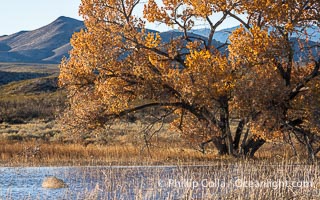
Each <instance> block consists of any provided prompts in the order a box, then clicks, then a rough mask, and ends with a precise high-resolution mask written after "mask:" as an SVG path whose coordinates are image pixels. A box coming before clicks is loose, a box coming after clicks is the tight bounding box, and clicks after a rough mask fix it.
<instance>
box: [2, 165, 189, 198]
mask: <svg viewBox="0 0 320 200" xmlns="http://www.w3.org/2000/svg"><path fill="white" fill-rule="evenodd" d="M188 170H190V169H189V168H188ZM188 170H186V169H185V167H176V166H136V167H132V166H121V167H120V166H116V167H115V166H112V167H21V168H19V167H18V168H17V167H2V168H0V199H90V198H97V199H161V198H164V197H169V198H170V197H171V198H179V196H185V195H187V193H188V191H189V190H190V188H191V187H192V183H191V182H190V181H191V175H192V176H195V173H194V172H193V173H190V171H188ZM48 176H55V177H58V178H60V179H62V180H64V181H65V183H66V184H67V185H68V188H62V189H46V188H42V187H41V184H42V181H43V180H44V179H45V177H48ZM175 176H178V177H179V180H176V179H175V180H173V179H171V178H172V177H175ZM173 188H175V190H174V191H173V190H172V189H173ZM177 188H178V189H177ZM176 189H177V190H176Z"/></svg>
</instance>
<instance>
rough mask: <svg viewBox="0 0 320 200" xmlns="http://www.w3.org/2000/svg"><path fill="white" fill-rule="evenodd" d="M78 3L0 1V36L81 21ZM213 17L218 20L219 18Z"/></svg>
mask: <svg viewBox="0 0 320 200" xmlns="http://www.w3.org/2000/svg"><path fill="white" fill-rule="evenodd" d="M80 2H81V0H1V3H0V36H1V35H8V34H12V33H16V32H18V31H22V30H27V31H28V30H34V29H37V28H40V27H42V26H45V25H47V24H49V23H51V22H52V21H54V20H55V19H57V18H58V17H60V16H67V17H72V18H76V19H81V17H80V16H79V15H78V7H79V5H80ZM140 8H141V13H142V9H143V6H142V5H141V6H140ZM138 12H139V11H138ZM139 14H140V13H139ZM213 17H217V19H218V18H219V16H213ZM198 24H199V26H198V27H197V28H203V26H202V24H203V22H201V21H200V22H199V23H198ZM236 25H238V23H237V22H236V21H234V20H231V19H230V20H227V21H226V22H225V23H224V24H223V26H221V27H220V29H221V28H227V27H232V26H236ZM148 28H151V29H157V30H159V29H160V31H164V30H166V28H165V27H164V26H162V25H159V24H152V25H150V24H149V25H148Z"/></svg>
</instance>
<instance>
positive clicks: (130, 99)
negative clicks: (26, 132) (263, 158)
mask: <svg viewBox="0 0 320 200" xmlns="http://www.w3.org/2000/svg"><path fill="white" fill-rule="evenodd" d="M139 8H141V7H140V1H139V0H113V1H108V0H104V1H102V0H82V4H81V6H80V14H81V15H82V16H83V18H84V22H85V25H86V30H82V31H81V32H79V33H76V34H74V35H73V37H72V40H71V44H72V46H73V50H72V51H71V53H70V59H69V60H64V61H63V62H62V63H61V65H60V69H61V72H60V76H59V79H60V84H61V85H62V86H64V87H66V88H67V90H68V93H69V102H70V107H69V109H68V110H67V111H66V116H67V118H66V119H68V123H69V125H71V126H72V127H74V128H76V129H80V128H84V129H95V128H97V127H101V126H104V125H105V124H106V123H107V122H110V121H112V120H114V119H117V118H120V117H122V116H125V115H127V114H129V113H136V112H143V111H144V110H145V109H148V108H152V107H156V108H163V109H165V110H166V111H167V112H166V113H165V115H163V117H167V116H169V115H170V114H175V115H176V116H177V115H178V116H179V117H176V120H174V121H173V122H172V125H174V126H176V127H177V128H178V129H180V130H181V131H182V132H184V133H185V135H188V136H190V138H202V140H203V143H202V145H205V144H206V142H209V141H210V142H211V141H212V142H213V143H214V144H215V146H216V147H217V148H218V150H219V152H220V153H221V154H229V155H235V156H239V155H249V156H253V155H254V153H255V152H256V151H257V150H258V149H259V148H260V147H261V146H262V145H263V144H264V143H265V141H266V140H268V139H274V138H279V137H283V136H284V135H285V134H291V133H294V134H295V135H296V136H297V138H298V139H299V140H300V141H301V142H302V143H303V144H305V145H306V147H307V149H308V152H309V156H310V158H311V159H313V158H314V155H315V154H316V151H319V149H317V148H318V146H317V144H316V141H317V140H318V139H317V137H318V136H319V121H318V119H319V117H318V115H319V106H318V105H319V104H318V103H319V63H320V61H319V60H316V59H317V58H316V57H309V59H308V62H307V63H306V64H305V65H304V66H303V67H300V66H299V65H297V64H296V63H295V62H294V55H295V52H294V44H293V42H292V41H291V40H290V36H292V35H293V34H294V33H295V34H296V35H297V36H298V37H299V38H300V39H301V40H300V41H301V42H300V43H299V44H300V46H301V48H304V49H306V48H308V47H310V48H309V49H306V51H308V50H309V51H310V52H311V51H312V49H314V47H311V46H310V45H309V43H308V33H307V32H306V31H305V30H306V28H308V27H309V26H311V25H313V26H316V27H318V29H316V30H319V19H320V14H319V2H318V1H316V0H314V1H305V0H303V1H272V2H270V1H173V0H169V1H162V4H161V6H159V5H158V4H157V2H155V1H154V0H149V2H148V3H147V4H145V6H144V10H143V13H144V17H145V19H144V18H141V17H139V16H136V15H135V14H134V13H136V12H139ZM140 12H141V11H140ZM214 13H221V14H222V16H221V18H219V19H213V18H212V17H210V16H211V15H212V14H214ZM242 13H246V14H247V20H246V21H244V20H242V19H241V18H239V17H238V15H239V14H242ZM227 17H232V18H234V19H236V20H238V21H239V22H240V23H241V27H240V28H239V29H237V30H235V31H234V32H233V34H232V35H231V36H230V44H229V46H228V49H229V50H228V53H221V51H219V50H221V46H217V45H215V43H214V40H213V36H214V34H215V32H216V29H217V28H218V27H219V26H220V25H221V24H222V23H223V22H224V20H225V19H226V18H227ZM199 20H200V21H202V22H205V23H207V24H208V26H209V27H210V34H209V36H208V38H204V37H200V36H199V37H198V36H196V35H194V34H191V33H190V32H189V31H190V30H191V29H192V28H194V25H195V24H196V23H197V22H198V21H199ZM146 21H148V22H151V23H153V22H161V23H164V24H166V25H168V26H171V27H174V28H179V30H181V31H182V32H183V35H182V36H180V37H175V38H171V39H170V40H169V41H168V42H165V41H163V38H161V36H160V34H159V33H158V32H155V31H150V30H147V29H146V25H145V24H146ZM297 27H298V28H297ZM317 45H318V44H317ZM313 51H314V50H313ZM316 53H318V51H317V52H316ZM227 54H228V55H227ZM311 55H312V53H310V56H311ZM313 55H314V56H318V55H315V54H314V53H313ZM232 118H236V119H240V120H239V124H238V127H237V129H236V131H235V133H232V131H231V128H230V121H231V119H232ZM245 127H246V130H245V131H244V129H245ZM289 136H290V135H289Z"/></svg>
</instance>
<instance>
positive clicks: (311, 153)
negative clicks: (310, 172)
mask: <svg viewBox="0 0 320 200" xmlns="http://www.w3.org/2000/svg"><path fill="white" fill-rule="evenodd" d="M304 141H305V144H306V148H307V151H308V161H309V162H310V163H314V161H315V159H316V157H315V153H314V151H313V148H312V145H311V143H310V139H309V137H308V135H307V134H306V133H304Z"/></svg>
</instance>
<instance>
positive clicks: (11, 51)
mask: <svg viewBox="0 0 320 200" xmlns="http://www.w3.org/2000/svg"><path fill="white" fill-rule="evenodd" d="M83 28H84V24H83V22H82V21H79V20H76V19H72V18H68V17H59V18H58V19H56V20H55V21H54V22H52V23H50V24H48V25H46V26H44V27H41V28H39V29H36V30H33V31H21V32H18V33H15V34H12V35H8V36H2V37H0V62H46V63H59V62H60V61H61V58H62V57H63V56H68V51H69V50H70V49H71V46H70V44H69V41H70V38H71V36H72V34H73V33H74V32H78V31H80V30H81V29H83Z"/></svg>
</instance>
